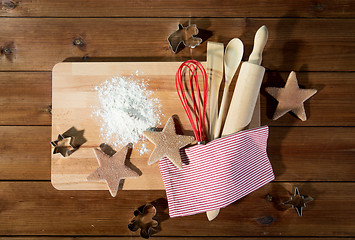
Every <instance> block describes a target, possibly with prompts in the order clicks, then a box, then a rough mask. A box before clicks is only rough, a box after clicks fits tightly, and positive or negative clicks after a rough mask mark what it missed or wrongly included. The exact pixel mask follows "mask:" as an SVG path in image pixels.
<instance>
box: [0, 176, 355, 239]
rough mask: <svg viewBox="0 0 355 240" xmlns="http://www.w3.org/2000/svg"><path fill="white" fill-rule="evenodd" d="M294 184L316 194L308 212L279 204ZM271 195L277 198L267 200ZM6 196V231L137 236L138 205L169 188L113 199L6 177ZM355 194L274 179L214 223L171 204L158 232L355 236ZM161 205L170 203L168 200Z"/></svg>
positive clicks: (354, 188)
mask: <svg viewBox="0 0 355 240" xmlns="http://www.w3.org/2000/svg"><path fill="white" fill-rule="evenodd" d="M293 186H298V187H299V189H300V191H301V193H302V194H305V195H310V196H312V197H313V198H315V200H314V201H313V202H311V203H309V204H308V205H307V207H306V208H305V209H304V212H303V217H299V216H298V215H297V213H296V211H295V210H294V209H292V208H289V209H284V208H283V207H282V206H281V205H279V204H280V202H282V201H285V200H287V199H288V193H289V192H292V188H293ZM267 194H270V195H271V196H273V198H274V202H268V201H267V200H266V198H265V196H266V195H267ZM0 196H1V199H2V200H1V214H0V220H1V222H2V224H1V225H0V232H1V233H2V234H3V235H68V236H73V235H92V236H94V235H106V236H111V235H119V236H132V235H133V236H136V235H137V233H131V232H130V231H129V230H128V228H127V224H128V222H129V220H130V219H131V218H132V215H133V210H134V209H135V208H136V207H139V206H141V205H142V204H144V203H145V202H147V201H154V200H156V199H160V198H164V197H165V193H164V191H123V192H120V193H119V194H118V196H117V197H116V198H112V197H110V196H109V193H108V192H100V191H56V190H55V189H53V188H52V186H51V184H50V183H49V182H0ZM354 199H355V185H354V183H311V182H308V183H297V182H295V183H292V184H290V183H271V184H268V185H266V186H265V187H263V188H261V189H259V190H257V191H255V192H253V193H252V194H250V195H248V196H247V197H245V198H243V199H242V200H240V201H238V202H236V203H234V204H231V205H230V206H228V207H227V208H225V209H222V210H221V213H220V214H219V216H218V218H217V219H216V220H215V221H212V222H208V220H207V219H206V216H205V214H198V215H194V216H189V217H183V218H173V219H166V218H167V212H166V209H165V211H161V214H160V219H164V218H165V219H166V220H165V221H162V222H161V229H162V231H161V232H160V233H158V234H157V235H158V236H159V235H160V236H181V234H184V235H186V236H211V235H213V236H230V237H232V236H286V237H287V236H309V237H311V236H344V237H350V236H354V234H355V229H354V227H353V226H354V212H355V204H354V201H355V200H354ZM161 203H164V201H163V200H161ZM158 206H159V207H161V208H165V206H166V203H164V204H159V205H158ZM325 212H326V214H325ZM236 221H237V222H238V224H236ZM182 231H183V232H182Z"/></svg>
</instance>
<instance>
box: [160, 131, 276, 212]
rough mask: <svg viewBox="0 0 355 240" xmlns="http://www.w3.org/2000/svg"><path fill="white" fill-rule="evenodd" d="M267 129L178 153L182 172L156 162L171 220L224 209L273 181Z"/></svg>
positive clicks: (240, 134) (165, 160) (168, 164)
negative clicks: (181, 162) (267, 146)
mask: <svg viewBox="0 0 355 240" xmlns="http://www.w3.org/2000/svg"><path fill="white" fill-rule="evenodd" d="M268 132H269V128H268V127H267V126H263V127H259V128H254V129H250V130H245V131H241V132H238V133H234V134H232V135H228V136H226V137H223V138H219V139H215V140H213V141H211V142H209V143H207V144H206V145H196V146H193V147H190V148H187V149H185V150H181V151H180V153H181V156H182V160H183V169H182V170H179V169H178V168H176V167H175V166H174V165H173V164H172V163H171V162H170V161H169V160H168V159H167V158H163V159H161V160H160V162H159V167H160V172H161V174H162V177H163V181H164V185H165V189H166V195H167V198H168V204H169V215H170V217H179V216H187V215H193V214H197V213H201V212H206V211H211V210H215V209H218V208H223V207H226V206H228V205H229V204H231V203H233V202H235V201H236V200H238V199H240V198H242V197H244V196H246V195H247V194H249V193H251V192H253V191H255V190H256V189H258V188H260V187H262V186H263V185H265V184H267V183H269V182H270V181H272V180H274V178H275V176H274V173H273V171H272V167H271V164H270V161H269V159H268V156H267V153H266V145H267V138H268Z"/></svg>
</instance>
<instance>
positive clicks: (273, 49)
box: [0, 18, 355, 71]
mask: <svg viewBox="0 0 355 240" xmlns="http://www.w3.org/2000/svg"><path fill="white" fill-rule="evenodd" d="M188 22H189V20H188V19H179V18H165V19H160V18H151V19H149V18H117V19H105V18H100V19H95V18H84V19H80V18H45V19H41V18H25V19H23V18H1V19H0V31H1V33H2V35H1V38H0V45H1V47H2V48H3V51H4V54H3V56H2V57H1V58H0V62H1V64H0V71H3V70H6V71H7V70H11V71H18V70H21V71H25V70H47V71H48V70H51V68H52V67H53V66H54V64H56V63H58V62H61V61H63V60H65V59H68V58H70V59H71V60H75V58H76V59H82V58H83V57H84V58H85V59H86V58H89V59H90V58H91V59H92V58H98V57H104V58H110V59H109V60H110V61H132V60H135V61H147V60H149V61H166V60H172V61H180V60H182V59H187V58H191V57H193V58H197V59H198V60H205V57H206V41H205V42H204V43H202V44H201V46H198V47H196V48H195V49H193V50H191V51H190V49H187V48H185V49H184V50H182V51H181V52H179V53H178V54H176V55H175V54H174V53H173V52H172V51H171V49H170V48H169V45H168V42H167V40H166V39H167V36H168V35H169V34H170V33H172V32H174V31H175V30H176V29H177V26H178V24H179V23H185V24H186V23H188ZM190 22H191V23H196V24H197V26H198V27H199V29H200V30H201V31H200V36H201V37H202V38H204V39H205V40H206V39H208V40H210V41H220V42H223V43H225V44H226V43H227V42H228V41H229V40H231V39H232V38H234V37H240V38H241V39H242V41H243V42H244V44H245V56H244V59H247V58H248V55H249V54H250V52H251V49H252V45H253V39H254V34H255V32H256V30H257V29H258V28H259V27H260V26H261V25H263V24H265V25H267V27H268V28H269V33H270V35H269V41H268V43H267V45H266V48H265V54H264V56H263V65H264V66H265V67H266V68H268V69H271V70H277V71H282V70H284V71H291V70H294V71H299V70H307V71H354V70H355V67H354V64H353V59H354V58H355V51H354V50H353V49H355V28H353V26H354V25H355V19H331V20H329V19H300V18H282V19H269V18H262V19H248V18H247V19H245V18H214V19H209V18H200V19H190ZM211 35H212V36H211ZM209 36H211V37H209ZM77 38H81V39H82V46H75V45H74V44H73V41H74V39H77ZM6 49H7V50H6ZM5 50H6V51H5ZM92 60H95V61H97V60H98V59H92ZM101 60H102V59H101ZM106 60H107V59H106Z"/></svg>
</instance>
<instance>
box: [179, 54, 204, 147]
mask: <svg viewBox="0 0 355 240" xmlns="http://www.w3.org/2000/svg"><path fill="white" fill-rule="evenodd" d="M185 69H186V70H187V71H188V82H189V88H190V91H191V92H190V94H191V98H192V103H191V104H189V103H188V101H187V95H186V90H185V87H184V81H183V77H184V76H186V72H185V71H184V70H185ZM198 70H199V72H200V73H201V75H202V86H203V99H202V96H201V92H200V86H199V79H198ZM175 84H176V90H177V93H178V95H179V98H180V101H181V103H182V106H183V108H184V110H185V112H186V115H187V117H188V119H189V121H190V124H191V127H192V130H193V132H194V134H195V137H196V140H197V142H203V141H205V139H206V135H205V121H206V107H207V96H208V78H207V73H206V70H205V68H204V67H203V66H202V64H201V63H200V62H198V61H196V60H188V61H186V62H183V63H182V64H181V65H180V67H179V69H178V71H177V72H176V75H175ZM194 89H195V90H196V96H195V91H194ZM196 99H197V100H196Z"/></svg>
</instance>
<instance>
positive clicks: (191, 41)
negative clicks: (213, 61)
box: [168, 24, 202, 53]
mask: <svg viewBox="0 0 355 240" xmlns="http://www.w3.org/2000/svg"><path fill="white" fill-rule="evenodd" d="M198 32H199V31H198V28H197V26H196V24H192V25H189V26H187V27H184V26H183V25H182V24H179V29H178V30H176V31H175V32H173V33H172V34H170V35H169V37H168V42H169V46H170V48H171V50H173V52H174V53H176V52H177V50H178V47H179V45H180V43H183V44H184V45H185V46H186V47H190V48H195V47H196V46H198V45H200V43H201V42H202V39H201V38H199V37H194V36H195V35H197V34H198Z"/></svg>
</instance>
